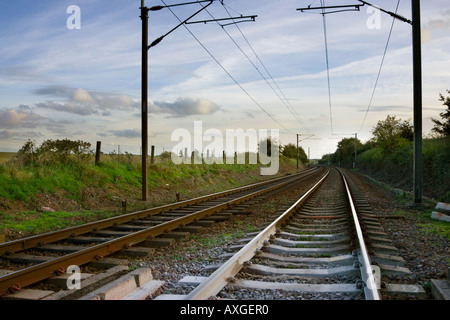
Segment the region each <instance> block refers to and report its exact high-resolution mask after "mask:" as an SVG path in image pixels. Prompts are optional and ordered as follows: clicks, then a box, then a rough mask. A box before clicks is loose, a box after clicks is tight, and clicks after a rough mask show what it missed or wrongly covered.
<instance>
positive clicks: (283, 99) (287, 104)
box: [206, 2, 311, 133]
mask: <svg viewBox="0 0 450 320" xmlns="http://www.w3.org/2000/svg"><path fill="white" fill-rule="evenodd" d="M222 6H223V8H224V9H225V11H226V12H227V14H228V16H229V17H230V18H231V17H232V16H231V14H230V12H229V11H228V9H227V7H228V8H230V7H229V6H228V5H226V4H225V3H224V2H222ZM230 9H231V10H233V11H234V12H236V11H235V10H234V9H232V8H230ZM206 11H207V12H208V10H206ZM238 14H239V13H238ZM235 26H236V28H237V29H238V31H239V33H240V34H241V35H242V38H243V39H244V40H245V42H246V43H247V45H248V46H249V48H250V49H251V50H252V52H253V54H254V55H255V57H256V59H257V60H258V61H259V63H260V64H261V66H262V67H263V68H264V70H265V71H266V73H267V75H268V76H269V78H270V79H271V80H272V82H273V83H274V85H275V86H276V87H277V89H278V91H279V92H280V94H281V95H282V96H283V98H282V97H281V96H280V94H278V92H277V91H276V90H275V89H274V88H273V87H272V85H271V84H270V83H269V82H268V80H267V79H266V78H265V76H264V75H263V74H262V73H261V71H260V70H259V68H258V67H257V66H256V65H255V64H254V63H253V61H251V59H250V58H249V57H248V56H247V54H245V52H244V51H243V50H242V48H241V47H240V46H239V45H238V44H237V43H236V41H235V40H234V39H233V38H232V37H231V35H230V34H229V33H228V32H227V31H226V30H225V29H224V28H223V29H224V31H225V32H226V33H227V35H228V36H229V37H230V39H231V40H232V41H233V42H234V43H235V44H236V46H237V47H238V48H239V50H240V51H241V52H242V53H243V54H244V56H245V57H246V58H247V60H249V62H250V63H251V64H252V65H253V67H254V68H255V69H256V70H257V71H258V72H259V74H260V75H261V76H262V77H263V79H264V80H265V81H266V82H267V84H268V85H269V86H270V87H271V89H272V90H273V91H274V92H275V94H276V95H277V96H278V97H279V98H280V100H281V101H282V102H283V103H284V104H285V106H286V107H287V108H288V110H289V111H290V112H291V113H292V114H293V116H294V117H295V118H296V119H297V121H298V122H299V123H300V125H301V126H302V127H303V128H304V129H305V131H306V132H308V133H311V131H310V130H309V129H308V128H307V127H306V125H305V123H304V122H303V120H302V119H301V118H300V116H299V115H298V113H297V112H296V111H295V109H294V107H293V106H292V105H291V104H290V103H289V99H288V98H286V95H285V94H284V92H283V90H281V88H280V86H279V85H278V83H277V82H276V81H275V79H274V78H273V76H272V75H271V74H270V72H269V70H268V69H267V67H266V66H265V65H264V63H263V62H262V61H261V59H260V57H259V55H258V54H257V53H256V51H255V49H254V48H253V46H252V45H251V44H250V42H249V41H248V39H247V37H246V36H245V35H244V33H243V32H242V30H241V28H240V27H239V26H238V25H237V24H236V25H235Z"/></svg>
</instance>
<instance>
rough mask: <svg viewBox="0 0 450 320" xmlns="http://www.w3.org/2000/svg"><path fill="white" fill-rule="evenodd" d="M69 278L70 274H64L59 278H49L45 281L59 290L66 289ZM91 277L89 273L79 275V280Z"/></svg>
mask: <svg viewBox="0 0 450 320" xmlns="http://www.w3.org/2000/svg"><path fill="white" fill-rule="evenodd" d="M70 276H72V274H71V273H66V274H63V275H60V276H55V277H51V278H49V279H48V280H47V281H48V282H49V283H51V284H53V285H55V286H57V287H59V288H61V289H67V279H69V277H70ZM91 276H93V274H91V273H81V275H80V280H81V281H84V280H86V279H87V278H89V277H91Z"/></svg>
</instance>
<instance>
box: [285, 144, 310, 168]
mask: <svg viewBox="0 0 450 320" xmlns="http://www.w3.org/2000/svg"><path fill="white" fill-rule="evenodd" d="M281 154H282V155H283V156H285V157H287V158H292V159H297V147H296V146H295V145H294V144H293V143H288V144H287V145H285V146H284V147H283V152H282V153H281ZM298 158H299V160H300V161H301V162H302V163H306V162H308V157H307V156H306V153H305V150H303V148H302V147H298Z"/></svg>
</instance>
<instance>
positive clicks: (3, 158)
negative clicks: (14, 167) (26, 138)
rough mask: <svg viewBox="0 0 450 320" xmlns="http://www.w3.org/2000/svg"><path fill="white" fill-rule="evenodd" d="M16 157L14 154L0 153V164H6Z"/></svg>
mask: <svg viewBox="0 0 450 320" xmlns="http://www.w3.org/2000/svg"><path fill="white" fill-rule="evenodd" d="M15 155H16V153H15V152H0V164H2V163H6V162H7V161H8V160H10V159H11V158H12V157H14V156H15Z"/></svg>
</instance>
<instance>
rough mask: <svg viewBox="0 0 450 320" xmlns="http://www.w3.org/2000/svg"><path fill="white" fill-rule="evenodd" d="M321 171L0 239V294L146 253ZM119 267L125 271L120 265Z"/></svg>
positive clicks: (9, 294)
mask: <svg viewBox="0 0 450 320" xmlns="http://www.w3.org/2000/svg"><path fill="white" fill-rule="evenodd" d="M322 170H323V169H321V168H311V169H308V170H305V171H302V172H300V173H297V174H293V175H289V176H285V177H281V178H276V179H270V180H267V181H264V182H261V183H255V184H252V185H249V186H244V187H241V188H236V189H233V190H230V191H225V192H219V193H215V194H212V195H208V196H204V197H199V198H195V199H190V200H186V201H180V202H177V203H174V204H169V205H164V206H160V207H156V208H151V209H147V210H142V211H138V212H133V213H128V214H123V215H121V216H118V217H114V218H109V219H106V220H102V221H97V222H92V223H88V224H85V225H82V226H78V227H72V228H68V229H63V230H59V231H55V232H49V233H46V234H42V235H37V236H33V237H28V238H24V239H19V240H16V241H11V242H6V243H3V244H0V299H12V298H14V297H15V296H20V294H21V293H22V292H23V291H24V290H25V289H26V288H29V287H30V286H34V285H36V284H39V283H42V282H45V281H46V280H48V279H51V278H55V277H63V279H67V278H68V277H70V274H68V270H69V268H70V267H72V266H77V267H81V266H85V265H90V264H93V263H101V262H104V261H105V260H107V257H108V256H111V255H113V254H115V253H121V254H123V255H127V254H131V255H148V254H149V253H150V250H149V247H152V246H160V245H164V244H166V243H168V242H171V241H174V239H176V238H177V237H182V236H184V235H186V233H188V232H195V229H196V228H199V227H202V226H207V225H210V224H212V223H214V222H215V221H221V220H225V219H227V218H228V217H229V216H230V215H232V214H236V213H239V212H242V211H243V210H244V211H245V209H246V208H247V207H248V206H251V205H253V204H254V203H257V202H258V201H261V199H263V198H264V197H267V196H268V195H269V194H272V193H274V192H277V191H279V190H282V189H283V188H288V187H289V186H292V185H293V184H295V183H296V182H298V181H301V180H304V179H312V177H315V176H317V175H318V174H319V173H320V172H321V171H322ZM119 270H120V271H123V272H125V270H124V269H123V268H122V269H120V268H119ZM123 272H122V273H123ZM115 273H117V274H120V272H119V273H118V272H115ZM104 278H108V277H104ZM69 291H70V290H69ZM60 297H65V298H67V297H70V296H69V295H62V296H60ZM55 299H57V297H56V298H55Z"/></svg>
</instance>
